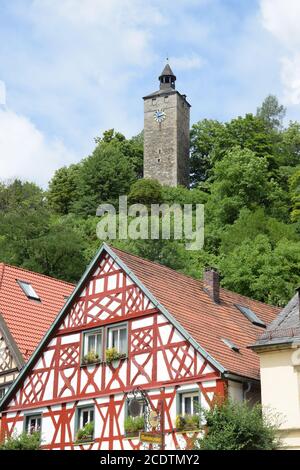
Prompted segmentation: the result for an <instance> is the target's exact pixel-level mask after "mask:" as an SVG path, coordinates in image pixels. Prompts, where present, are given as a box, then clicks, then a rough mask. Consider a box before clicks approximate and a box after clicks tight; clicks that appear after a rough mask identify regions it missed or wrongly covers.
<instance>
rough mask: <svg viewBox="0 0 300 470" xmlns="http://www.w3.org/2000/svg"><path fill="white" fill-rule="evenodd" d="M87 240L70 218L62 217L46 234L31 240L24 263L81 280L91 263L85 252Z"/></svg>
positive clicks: (42, 271) (51, 274)
mask: <svg viewBox="0 0 300 470" xmlns="http://www.w3.org/2000/svg"><path fill="white" fill-rule="evenodd" d="M85 243H86V242H85V240H84V239H83V238H82V237H81V236H80V234H79V233H77V232H76V231H75V230H74V229H73V228H72V226H70V225H69V224H68V222H67V221H65V220H64V219H61V220H58V222H57V223H55V224H53V225H51V226H50V228H49V230H48V232H47V233H46V234H45V235H43V236H40V237H38V238H34V239H31V240H30V241H29V242H28V245H27V252H28V256H27V258H26V259H24V261H23V263H22V266H23V267H24V268H26V269H29V270H32V271H36V272H40V273H43V274H47V275H49V276H52V277H56V278H58V279H63V280H65V281H69V282H77V281H78V280H79V279H80V277H81V275H82V273H83V272H84V270H85V267H86V265H87V263H88V260H87V259H86V258H85V256H84V247H85Z"/></svg>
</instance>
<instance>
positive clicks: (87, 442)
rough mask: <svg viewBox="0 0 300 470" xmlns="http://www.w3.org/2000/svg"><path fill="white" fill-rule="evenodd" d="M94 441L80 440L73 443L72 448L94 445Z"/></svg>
mask: <svg viewBox="0 0 300 470" xmlns="http://www.w3.org/2000/svg"><path fill="white" fill-rule="evenodd" d="M94 442H95V441H94V439H81V440H80V441H75V442H74V446H82V445H84V444H94Z"/></svg>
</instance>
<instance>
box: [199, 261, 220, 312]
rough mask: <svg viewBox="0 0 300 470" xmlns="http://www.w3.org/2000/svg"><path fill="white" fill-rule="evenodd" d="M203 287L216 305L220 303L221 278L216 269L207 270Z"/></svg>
mask: <svg viewBox="0 0 300 470" xmlns="http://www.w3.org/2000/svg"><path fill="white" fill-rule="evenodd" d="M203 284H204V285H203V287H204V290H205V291H206V292H207V293H208V295H209V296H210V298H211V299H212V300H213V301H214V302H215V303H216V304H219V303H220V277H219V273H218V271H216V270H215V269H214V268H206V269H205V270H204V276H203Z"/></svg>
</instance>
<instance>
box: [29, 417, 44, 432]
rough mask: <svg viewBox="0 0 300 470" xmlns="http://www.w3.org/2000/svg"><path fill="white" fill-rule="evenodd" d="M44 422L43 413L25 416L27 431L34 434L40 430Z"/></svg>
mask: <svg viewBox="0 0 300 470" xmlns="http://www.w3.org/2000/svg"><path fill="white" fill-rule="evenodd" d="M41 424H42V415H41V414H37V415H28V416H26V418H25V432H26V433H27V434H32V433H34V432H40V430H41Z"/></svg>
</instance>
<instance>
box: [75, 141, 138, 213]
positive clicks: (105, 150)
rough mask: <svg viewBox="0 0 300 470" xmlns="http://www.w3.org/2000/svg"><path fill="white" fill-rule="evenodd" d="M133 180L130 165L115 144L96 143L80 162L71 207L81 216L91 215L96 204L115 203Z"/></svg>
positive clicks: (132, 169)
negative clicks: (88, 155)
mask: <svg viewBox="0 0 300 470" xmlns="http://www.w3.org/2000/svg"><path fill="white" fill-rule="evenodd" d="M135 179H136V174H135V171H134V167H133V164H132V162H131V161H130V160H129V159H128V158H127V157H126V156H125V155H124V154H123V153H122V151H121V149H120V148H119V146H117V145H115V144H114V143H107V142H104V144H103V143H102V142H100V143H99V144H98V145H97V147H96V149H95V150H94V152H93V154H92V155H91V156H90V157H88V158H86V159H85V160H83V162H82V164H81V168H80V171H79V175H78V191H77V195H78V196H77V201H76V202H75V203H74V204H73V207H72V210H73V211H74V212H75V213H76V214H78V215H82V216H87V215H94V214H95V213H96V209H97V207H98V206H99V204H101V203H103V202H111V203H116V202H117V200H118V197H119V196H121V195H124V194H128V192H129V189H130V185H131V184H132V182H133V181H134V180H135Z"/></svg>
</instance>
